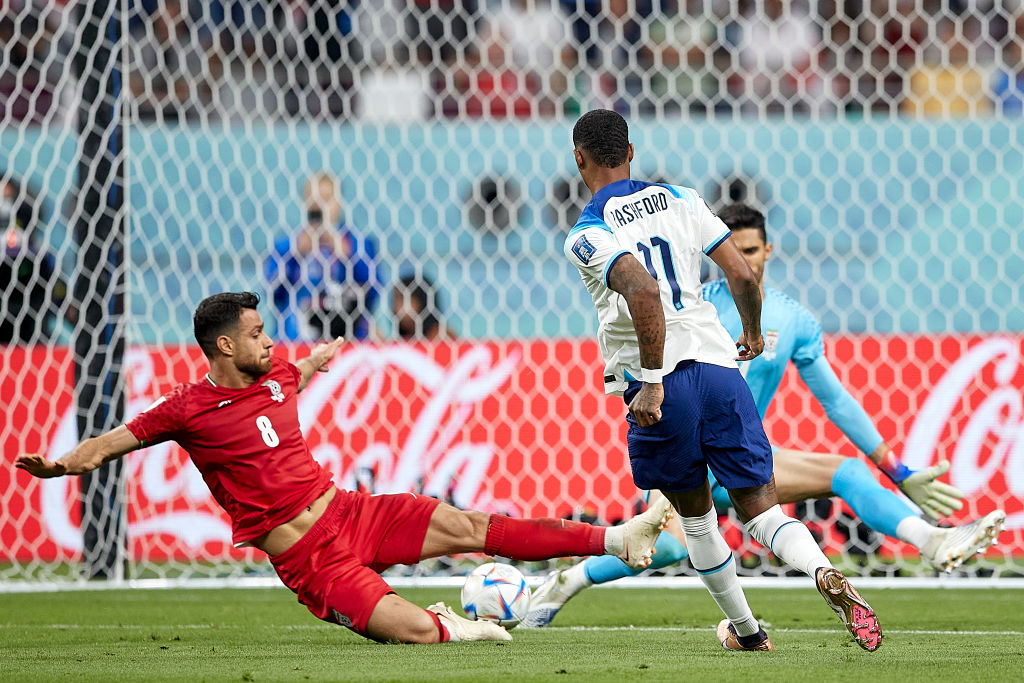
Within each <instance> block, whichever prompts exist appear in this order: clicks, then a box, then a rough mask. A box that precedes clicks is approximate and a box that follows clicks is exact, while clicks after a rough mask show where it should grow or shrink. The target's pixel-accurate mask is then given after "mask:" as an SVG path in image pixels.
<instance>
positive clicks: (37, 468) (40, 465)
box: [14, 453, 67, 479]
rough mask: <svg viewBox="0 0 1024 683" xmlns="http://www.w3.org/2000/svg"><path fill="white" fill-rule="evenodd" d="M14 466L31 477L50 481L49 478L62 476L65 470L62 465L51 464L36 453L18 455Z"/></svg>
mask: <svg viewBox="0 0 1024 683" xmlns="http://www.w3.org/2000/svg"><path fill="white" fill-rule="evenodd" d="M14 466H15V467H16V468H18V469H19V470H25V471H26V472H28V473H29V474H31V475H32V476H33V477H39V478H41V479H50V478H51V477H61V476H64V474H65V472H66V471H67V469H66V468H65V467H64V465H62V464H60V463H57V462H51V461H49V460H47V459H46V458H44V457H43V456H41V455H39V454H38V453H26V454H24V455H19V456H18V459H17V460H15V461H14Z"/></svg>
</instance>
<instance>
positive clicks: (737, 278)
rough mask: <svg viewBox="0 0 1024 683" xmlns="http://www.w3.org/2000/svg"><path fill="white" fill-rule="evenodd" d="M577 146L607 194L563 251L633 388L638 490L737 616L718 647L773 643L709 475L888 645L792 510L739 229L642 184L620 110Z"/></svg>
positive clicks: (617, 387)
mask: <svg viewBox="0 0 1024 683" xmlns="http://www.w3.org/2000/svg"><path fill="white" fill-rule="evenodd" d="M572 139H573V145H574V150H573V156H574V157H575V160H576V167H577V169H578V170H579V172H580V177H581V178H582V179H583V182H584V183H585V184H586V185H587V187H588V188H589V189H590V191H591V192H592V193H593V195H594V196H593V198H592V199H591V201H590V203H588V204H587V206H586V208H584V210H583V212H582V214H581V216H580V219H579V221H578V222H577V223H576V225H575V226H574V227H573V229H572V230H571V231H570V233H569V236H568V237H567V239H566V241H565V245H564V249H563V251H564V253H565V256H566V258H568V259H569V260H570V261H571V262H572V263H573V265H575V266H576V268H577V269H578V270H579V271H580V276H581V277H582V279H583V282H584V284H585V285H586V287H587V290H588V291H589V292H590V294H591V296H592V297H593V299H594V305H595V306H596V308H597V313H598V323H599V329H598V337H599V342H600V346H601V351H602V354H603V356H604V361H605V371H604V380H605V390H606V391H608V392H610V393H621V394H622V396H623V400H624V401H625V402H626V405H627V406H628V407H629V410H628V415H627V417H626V421H627V423H628V424H629V430H628V432H627V436H626V442H627V447H628V452H629V462H630V467H631V469H632V472H633V482H634V483H635V484H636V485H637V486H638V487H639V488H643V489H659V490H660V491H661V492H662V493H664V494H665V496H666V497H667V498H668V499H669V501H671V503H672V505H673V507H674V508H675V509H676V511H677V512H678V513H679V515H680V522H681V525H682V528H683V532H684V534H685V536H686V546H687V548H688V550H689V553H690V560H691V563H692V564H693V567H694V569H696V570H697V573H698V574H699V575H700V576H701V580H702V581H703V582H704V584H705V585H706V586H707V588H708V589H709V591H710V592H711V594H712V596H713V597H714V598H715V601H716V602H717V603H718V605H719V607H720V608H721V609H722V611H723V613H724V614H725V616H726V619H725V620H723V621H722V622H721V623H720V624H719V626H718V631H717V634H718V638H719V642H720V643H721V644H722V646H723V647H725V648H726V649H728V650H762V651H763V650H771V649H772V644H771V641H770V640H769V639H768V635H767V634H766V633H765V631H764V629H762V628H761V627H760V624H758V622H757V619H755V618H754V616H753V613H752V612H751V611H750V608H749V606H748V605H747V603H746V598H745V597H744V596H743V591H742V589H741V588H740V586H739V584H738V582H737V578H736V568H735V563H734V561H733V555H732V551H731V549H730V548H729V546H728V544H727V543H726V542H725V540H724V539H723V538H722V536H721V533H720V532H719V530H718V518H717V515H716V513H715V510H714V507H713V505H712V499H711V488H710V485H709V481H708V470H709V469H710V470H711V471H712V472H713V473H714V475H715V478H716V479H717V480H718V482H719V483H720V484H721V485H722V486H723V487H725V488H726V489H728V491H729V495H730V498H731V499H732V501H733V504H734V508H735V511H736V513H737V515H738V516H739V518H740V520H741V521H742V522H743V523H744V528H745V529H746V530H747V532H748V533H750V534H751V536H753V537H754V538H755V539H756V540H757V541H758V542H759V543H761V544H762V545H764V546H765V547H767V548H770V549H771V550H772V551H773V552H774V553H775V555H776V556H777V557H779V558H780V559H782V560H783V561H784V562H786V564H788V565H790V566H791V567H794V568H796V569H799V570H800V571H803V572H805V573H806V574H808V575H809V576H811V577H813V578H814V580H815V583H816V584H817V587H818V590H819V592H820V593H821V595H822V597H824V598H825V601H826V602H827V603H828V605H829V606H830V607H831V608H832V609H833V610H835V611H836V613H837V614H838V615H839V616H840V618H841V619H842V620H843V621H844V623H845V625H846V627H847V629H848V630H849V631H850V633H851V634H853V636H854V638H855V639H856V640H857V642H858V644H860V645H861V647H863V648H865V649H867V650H874V649H876V648H877V647H878V646H879V644H880V643H881V629H880V628H879V626H878V620H877V619H876V618H875V613H874V611H873V610H872V609H871V607H870V606H869V605H868V604H867V603H866V602H865V601H864V600H863V598H861V597H860V595H859V594H858V593H857V591H856V590H854V589H853V588H852V587H851V586H850V584H849V582H848V581H847V579H846V577H845V576H843V575H842V574H841V573H840V572H839V571H837V570H836V569H835V568H834V567H832V564H831V563H830V562H829V560H828V558H827V557H825V555H824V554H823V553H822V552H821V549H820V548H819V547H818V546H817V544H816V543H815V541H814V538H813V537H812V536H811V534H810V532H809V531H808V530H807V528H806V527H805V526H804V525H803V524H801V523H800V522H799V521H798V520H796V519H793V518H792V517H789V516H788V515H786V514H785V513H784V512H782V509H781V508H780V507H779V504H778V496H777V494H776V490H775V480H774V476H773V474H772V453H771V447H770V446H769V445H768V438H767V437H766V436H765V433H764V427H763V426H762V425H761V418H760V415H758V413H757V407H756V406H755V404H754V399H753V397H752V396H751V394H750V389H749V387H748V386H747V384H746V382H745V381H744V380H743V377H742V375H741V374H740V371H739V369H738V368H737V366H736V363H735V361H736V360H740V361H747V360H752V359H753V358H756V357H757V356H758V355H759V354H760V353H761V351H762V350H763V349H764V339H763V337H762V335H761V322H760V321H761V288H760V284H759V283H758V281H757V278H756V277H755V275H754V273H753V271H752V270H751V268H750V266H749V265H748V264H747V262H746V261H745V260H744V258H743V255H742V254H741V253H740V251H739V249H737V248H736V246H735V245H734V244H733V243H732V241H731V240H730V239H729V235H730V232H729V230H728V228H727V227H726V226H725V224H724V223H722V221H720V220H719V219H718V218H717V217H716V216H715V215H714V214H713V213H712V211H711V209H709V208H708V206H707V205H706V204H705V203H704V201H703V200H702V199H701V198H700V197H699V196H698V195H697V193H696V192H694V191H693V190H690V189H688V188H682V187H676V186H673V185H663V184H658V183H646V182H640V181H636V180H633V179H631V178H630V162H631V161H632V160H633V145H632V144H631V143H630V142H629V130H628V126H627V125H626V122H625V120H624V119H623V118H622V117H621V116H620V115H619V114H617V113H615V112H613V111H609V110H604V109H599V110H595V111H590V112H587V113H586V114H584V115H583V116H582V117H580V119H579V121H577V122H576V125H575V126H574V127H573V132H572ZM701 253H705V254H708V255H710V257H711V259H712V260H713V261H714V262H715V263H716V264H717V265H718V266H719V267H720V268H721V269H722V271H723V272H724V273H725V276H726V280H727V282H728V286H729V291H730V292H732V294H733V300H734V301H735V303H736V309H737V312H738V314H739V317H740V321H741V330H742V331H741V334H740V337H739V339H737V340H736V342H735V344H734V343H733V341H732V339H731V338H730V337H729V334H728V332H726V330H725V328H724V327H722V324H721V323H720V322H719V321H718V317H717V314H716V312H715V309H714V306H712V305H711V304H710V303H708V302H706V301H704V299H703V296H702V293H701V284H700V276H699V274H700V258H701Z"/></svg>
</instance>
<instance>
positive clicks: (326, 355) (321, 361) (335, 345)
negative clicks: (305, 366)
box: [309, 337, 345, 372]
mask: <svg viewBox="0 0 1024 683" xmlns="http://www.w3.org/2000/svg"><path fill="white" fill-rule="evenodd" d="M344 341H345V340H344V339H342V338H341V337H337V338H336V339H333V340H331V341H329V342H326V343H323V344H317V345H316V346H314V347H313V350H312V351H311V352H310V353H309V357H310V358H311V359H313V365H315V366H316V371H317V372H327V364H328V363H329V362H330V361H331V359H332V358H334V354H336V353H337V352H338V349H339V348H341V345H342V343H344Z"/></svg>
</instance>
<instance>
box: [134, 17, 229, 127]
mask: <svg viewBox="0 0 1024 683" xmlns="http://www.w3.org/2000/svg"><path fill="white" fill-rule="evenodd" d="M140 10H141V11H142V12H148V14H145V15H144V18H143V20H142V21H141V22H140V23H139V24H138V25H137V26H136V27H135V29H134V34H135V35H133V36H132V40H131V41H130V42H129V47H130V49H131V53H132V54H131V59H132V68H131V69H129V71H128V87H129V88H130V90H131V94H132V98H133V100H134V101H135V105H136V107H138V112H139V116H140V117H142V118H144V119H158V120H164V121H194V120H196V119H198V118H199V117H200V115H201V114H203V113H204V112H206V113H209V112H211V111H212V107H211V106H210V103H211V101H212V99H213V90H214V88H213V83H214V81H215V80H216V75H215V74H216V73H217V72H218V71H219V69H220V64H219V62H218V61H217V60H215V59H212V58H211V56H210V55H211V52H210V48H211V47H212V45H211V41H210V35H209V34H207V33H204V32H201V31H200V30H199V27H198V25H197V24H196V23H195V22H193V21H192V20H191V18H190V16H189V11H188V6H187V5H185V4H183V3H182V2H180V0H160V2H157V3H155V4H154V3H149V4H148V7H147V5H146V4H142V5H141V7H140Z"/></svg>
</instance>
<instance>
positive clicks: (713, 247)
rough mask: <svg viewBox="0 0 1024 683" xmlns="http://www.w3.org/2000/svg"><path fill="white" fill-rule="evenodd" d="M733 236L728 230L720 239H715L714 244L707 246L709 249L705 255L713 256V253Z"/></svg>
mask: <svg viewBox="0 0 1024 683" xmlns="http://www.w3.org/2000/svg"><path fill="white" fill-rule="evenodd" d="M731 234H732V231H731V230H726V231H725V232H723V233H722V234H721V235H719V236H718V237H716V238H715V241H714V242H712V243H711V244H709V245H708V246H707V248H706V249H704V253H705V254H711V252H713V251H714V250H715V249H717V248H718V245H720V244H721V243H722V242H724V241H725V240H726V239H727V238H728V237H729V235H731Z"/></svg>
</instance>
